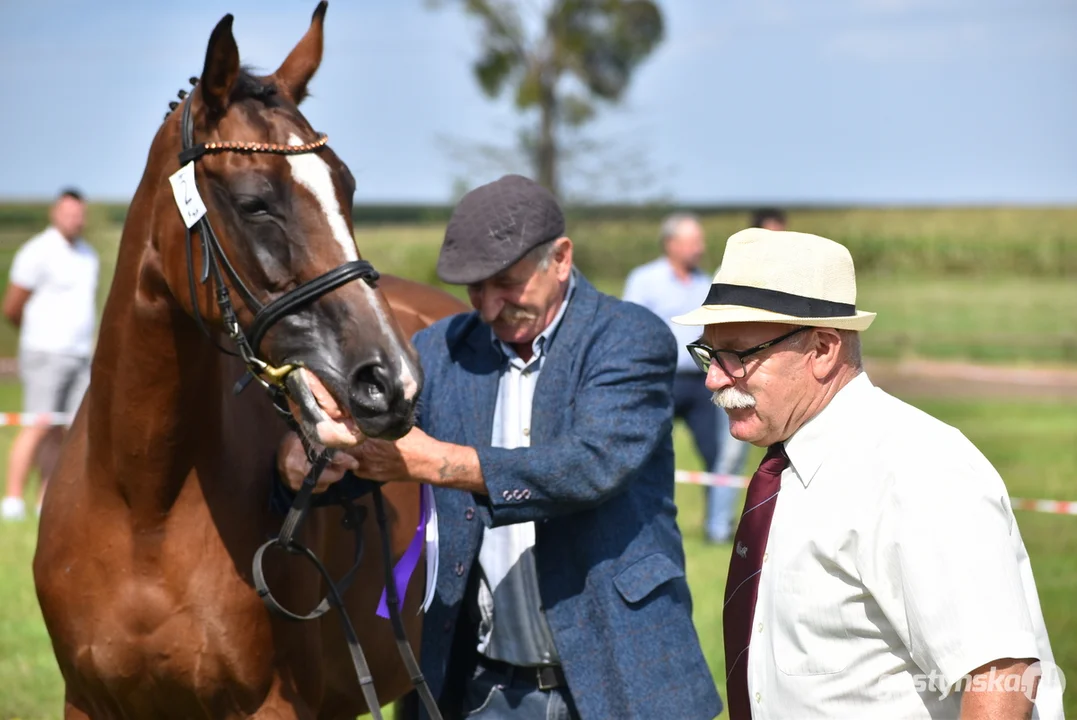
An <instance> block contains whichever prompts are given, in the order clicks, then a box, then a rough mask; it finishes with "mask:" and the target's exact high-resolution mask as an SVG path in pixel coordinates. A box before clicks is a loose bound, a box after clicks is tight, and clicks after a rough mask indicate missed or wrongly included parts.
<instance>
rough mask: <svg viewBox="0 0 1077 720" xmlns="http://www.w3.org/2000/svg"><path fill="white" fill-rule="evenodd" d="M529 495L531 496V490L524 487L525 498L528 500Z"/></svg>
mask: <svg viewBox="0 0 1077 720" xmlns="http://www.w3.org/2000/svg"><path fill="white" fill-rule="evenodd" d="M529 497H531V491H530V490H528V489H527V488H524V500H527V499H528V498H529Z"/></svg>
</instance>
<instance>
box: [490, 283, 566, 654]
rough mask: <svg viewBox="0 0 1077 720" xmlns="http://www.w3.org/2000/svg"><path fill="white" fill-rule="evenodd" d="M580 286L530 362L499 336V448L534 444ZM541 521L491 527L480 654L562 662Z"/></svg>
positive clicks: (494, 439) (534, 347)
mask: <svg viewBox="0 0 1077 720" xmlns="http://www.w3.org/2000/svg"><path fill="white" fill-rule="evenodd" d="M575 290H576V274H575V271H573V273H572V275H571V276H570V280H569V286H568V290H567V291H566V292H565V299H564V300H563V301H562V302H561V306H560V308H559V309H558V311H557V315H556V316H554V319H553V321H552V322H551V323H550V324H549V326H547V327H546V329H545V330H543V331H542V333H541V334H540V335H539V336H538V337H536V338H535V340H534V341H533V342H532V343H531V352H532V355H531V358H530V359H529V360H527V361H524V360H523V359H522V358H520V356H519V355H517V354H516V351H515V350H513V349H512V347H511V346H509V345H506V344H505V343H503V342H501V341H500V340H498V339H497V337H496V336H495V337H493V342H494V343H495V344H496V345H497V346H498V347H500V348H501V351H502V352H503V353H504V355H505V358H506V362H505V366H504V368H503V369H502V371H501V377H500V379H499V381H498V386H497V404H496V406H495V408H494V427H493V432H492V434H491V438H490V444H491V445H492V446H493V447H500V448H510V449H511V448H520V447H530V446H531V406H532V402H533V400H534V397H535V386H536V384H537V383H538V379H539V375H540V374H541V372H542V365H543V363H544V362H545V358H546V355H545V353H546V345H547V343H548V342H550V339H551V338H552V337H553V335H554V333H556V332H557V328H558V327H559V326H560V325H561V319H562V318H563V317H564V315H565V310H566V309H567V308H568V304H569V302H570V301H571V300H572V295H573V293H574V292H575ZM534 548H535V523H533V522H523V523H514V524H512V525H503V526H501V527H495V528H485V529H484V531H483V536H482V544H481V546H480V547H479V566H480V569H481V570H482V572H481V574H480V576H479V591H478V606H479V642H478V646H477V647H478V650H479V652H480V653H482V654H483V655H485V656H486V657H488V658H491V659H493V660H500V661H502V662H507V663H511V664H513V665H521V666H538V665H556V664H558V663H559V662H560V658H559V656H558V654H557V647H556V646H555V645H554V641H553V633H552V632H550V626H549V625H548V624H547V622H546V613H545V611H544V610H543V608H542V598H541V597H540V596H539V588H538V571H537V570H536V568H535V550H534Z"/></svg>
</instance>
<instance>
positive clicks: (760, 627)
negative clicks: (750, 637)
mask: <svg viewBox="0 0 1077 720" xmlns="http://www.w3.org/2000/svg"><path fill="white" fill-rule="evenodd" d="M756 630H758V631H759V632H763V623H759V625H758V626H756Z"/></svg>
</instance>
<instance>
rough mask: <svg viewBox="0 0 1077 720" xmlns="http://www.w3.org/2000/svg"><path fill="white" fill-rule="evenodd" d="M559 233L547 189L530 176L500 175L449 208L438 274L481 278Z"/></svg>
mask: <svg viewBox="0 0 1077 720" xmlns="http://www.w3.org/2000/svg"><path fill="white" fill-rule="evenodd" d="M564 234H565V216H564V214H563V213H562V212H561V208H560V206H558V204H557V199H556V198H554V196H553V194H552V193H550V191H549V190H547V189H546V188H544V187H542V186H541V185H539V184H538V183H537V182H535V181H534V180H529V179H527V178H525V177H523V176H521V175H505V176H504V177H502V178H500V179H498V180H495V181H494V182H492V183H488V184H486V185H481V186H479V187H477V188H475V189H474V190H472V191H471V192H469V193H468V194H467V195H465V196H464V197H463V198H462V199H461V200H460V203H459V204H458V205H457V206H456V209H455V210H453V214H452V217H451V218H450V219H449V225H448V227H447V228H446V229H445V241H444V242H443V243H442V244H441V253H440V255H438V277H439V278H441V279H442V280H443V281H444V282H447V283H452V284H454V285H468V284H470V283H477V282H482V281H483V280H486V279H487V278H490V277H493V276H494V275H496V274H497V273H499V272H501V271H502V270H504V269H505V268H507V267H509V266H510V265H512V264H513V263H515V262H516V261H517V260H519V259H520V258H522V257H523V256H524V255H526V254H527V253H528V252H529V251H530V250H532V249H533V248H535V247H538V246H539V245H542V244H543V243H547V242H550V241H551V240H556V239H557V238H559V237H562V236H563V235H564Z"/></svg>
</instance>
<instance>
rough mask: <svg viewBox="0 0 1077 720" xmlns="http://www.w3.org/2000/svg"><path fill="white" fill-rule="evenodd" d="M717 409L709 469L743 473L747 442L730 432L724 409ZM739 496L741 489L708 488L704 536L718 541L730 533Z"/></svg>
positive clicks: (735, 473) (719, 472)
mask: <svg viewBox="0 0 1077 720" xmlns="http://www.w3.org/2000/svg"><path fill="white" fill-rule="evenodd" d="M715 410H717V411H718V435H719V440H718V449H719V452H718V458H717V459H716V460H715V462H714V467H712V468H711V472H716V473H718V474H719V475H740V474H741V473H742V472H744V462H745V460H747V459H748V449H749V447H750V446H749V444H748V443H746V442H744V441H743V440H738V439H736V438H735V437H733V436H732V435H730V434H729V416H728V415H726V414H725V410H723V409H722V408H719V407H716V408H715ZM739 495H740V488H733V487H708V488H707V519H706V522H705V525H704V528H705V530H706V533H707V538H708V539H710V540H714V541H717V542H726V541H728V540H729V539H730V538H731V537H732V535H733V506H734V504H735V503H736V501H737V497H739Z"/></svg>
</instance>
